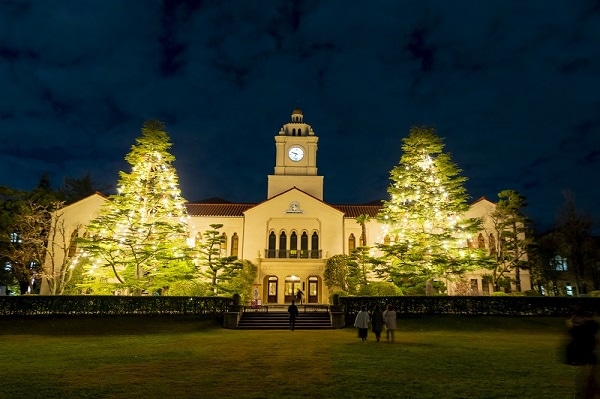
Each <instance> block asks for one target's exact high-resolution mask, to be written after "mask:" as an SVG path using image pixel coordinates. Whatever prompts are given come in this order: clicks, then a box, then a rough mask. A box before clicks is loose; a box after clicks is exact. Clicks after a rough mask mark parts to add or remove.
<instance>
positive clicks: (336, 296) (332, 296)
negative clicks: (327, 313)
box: [329, 291, 348, 306]
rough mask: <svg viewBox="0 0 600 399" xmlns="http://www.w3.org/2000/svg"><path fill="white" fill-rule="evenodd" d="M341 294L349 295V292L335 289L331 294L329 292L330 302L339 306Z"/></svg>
mask: <svg viewBox="0 0 600 399" xmlns="http://www.w3.org/2000/svg"><path fill="white" fill-rule="evenodd" d="M341 296H348V293H347V292H346V291H335V292H332V293H331V294H329V303H330V304H332V305H334V306H339V304H340V299H339V298H340V297H341Z"/></svg>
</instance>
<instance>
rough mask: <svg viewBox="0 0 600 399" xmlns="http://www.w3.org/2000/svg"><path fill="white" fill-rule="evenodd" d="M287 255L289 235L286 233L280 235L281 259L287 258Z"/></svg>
mask: <svg viewBox="0 0 600 399" xmlns="http://www.w3.org/2000/svg"><path fill="white" fill-rule="evenodd" d="M286 253H287V235H286V234H285V231H282V232H281V234H279V258H285V257H286Z"/></svg>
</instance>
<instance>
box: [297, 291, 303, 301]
mask: <svg viewBox="0 0 600 399" xmlns="http://www.w3.org/2000/svg"><path fill="white" fill-rule="evenodd" d="M296 299H297V300H298V302H299V303H300V305H302V301H303V300H304V292H302V290H298V292H297V293H296Z"/></svg>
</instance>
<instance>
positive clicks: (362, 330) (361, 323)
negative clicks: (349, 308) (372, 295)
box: [354, 306, 369, 342]
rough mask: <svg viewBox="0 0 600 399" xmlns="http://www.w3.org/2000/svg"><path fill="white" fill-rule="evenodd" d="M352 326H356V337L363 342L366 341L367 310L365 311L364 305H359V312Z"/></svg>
mask: <svg viewBox="0 0 600 399" xmlns="http://www.w3.org/2000/svg"><path fill="white" fill-rule="evenodd" d="M354 327H356V328H358V338H360V339H362V340H363V342H364V341H366V340H367V334H368V333H369V312H367V307H366V306H361V307H360V312H358V314H357V315H356V320H354Z"/></svg>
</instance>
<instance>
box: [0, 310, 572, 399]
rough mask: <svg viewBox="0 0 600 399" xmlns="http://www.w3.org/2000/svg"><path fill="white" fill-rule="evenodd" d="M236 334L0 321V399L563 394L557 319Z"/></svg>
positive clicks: (167, 325) (163, 325) (144, 324)
mask: <svg viewBox="0 0 600 399" xmlns="http://www.w3.org/2000/svg"><path fill="white" fill-rule="evenodd" d="M398 327H399V330H397V333H396V342H395V343H394V344H391V343H389V344H388V343H376V342H374V337H373V335H372V333H370V336H369V341H368V342H367V343H362V342H361V341H360V340H359V339H358V338H357V336H356V330H355V329H352V328H346V329H341V330H328V331H302V330H300V331H298V330H297V331H293V332H292V331H237V330H225V329H221V328H219V327H218V326H217V325H215V324H213V323H208V322H205V321H204V322H203V321H197V320H195V319H193V318H189V317H187V318H180V317H178V318H166V317H163V318H156V317H155V318H148V317H142V318H130V317H120V318H119V317H113V318H109V317H106V318H97V319H95V318H77V319H75V318H74V319H68V318H61V319H0V370H1V373H0V375H1V378H2V380H1V381H0V398H7V399H12V398H61V399H70V398H169V399H176V398H409V399H421V398H548V399H551V398H561V399H563V398H571V397H573V390H574V381H575V379H576V373H577V372H578V370H577V368H576V367H571V366H566V365H563V364H561V362H560V359H559V356H558V353H559V350H560V349H561V347H562V346H563V341H564V339H565V334H566V333H565V322H564V320H563V319H559V318H514V319H513V318H501V317H456V316H451V317H442V316H435V317H434V316H431V317H420V318H406V319H400V320H399V322H398Z"/></svg>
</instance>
